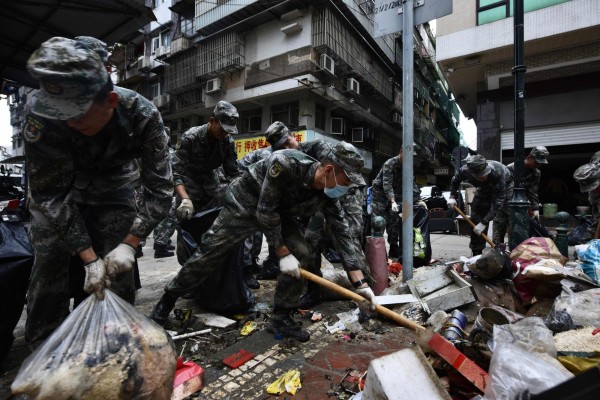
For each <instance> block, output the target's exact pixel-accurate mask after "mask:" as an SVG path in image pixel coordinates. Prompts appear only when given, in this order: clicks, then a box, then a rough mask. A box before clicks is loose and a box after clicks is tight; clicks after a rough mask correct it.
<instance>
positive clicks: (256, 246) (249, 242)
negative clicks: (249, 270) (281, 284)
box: [241, 231, 263, 266]
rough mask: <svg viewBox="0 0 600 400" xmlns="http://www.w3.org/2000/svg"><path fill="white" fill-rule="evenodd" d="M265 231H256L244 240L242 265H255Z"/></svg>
mask: <svg viewBox="0 0 600 400" xmlns="http://www.w3.org/2000/svg"><path fill="white" fill-rule="evenodd" d="M262 241H263V233H262V232H261V231H256V232H254V233H253V234H252V235H250V236H248V237H247V238H246V240H244V251H243V253H242V260H241V262H242V265H244V266H251V265H254V263H255V262H256V260H257V259H258V256H259V255H260V252H261V250H262Z"/></svg>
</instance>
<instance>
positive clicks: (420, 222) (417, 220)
mask: <svg viewBox="0 0 600 400" xmlns="http://www.w3.org/2000/svg"><path fill="white" fill-rule="evenodd" d="M413 227H414V228H418V229H420V230H421V236H422V237H423V244H424V245H425V247H424V248H423V249H422V250H423V257H413V267H415V268H417V267H422V266H424V265H429V263H430V262H431V232H430V231H429V212H428V211H427V209H425V208H424V207H419V206H413ZM400 229H402V221H400Z"/></svg>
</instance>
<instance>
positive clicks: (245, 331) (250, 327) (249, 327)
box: [240, 321, 258, 336]
mask: <svg viewBox="0 0 600 400" xmlns="http://www.w3.org/2000/svg"><path fill="white" fill-rule="evenodd" d="M256 328H258V324H257V323H256V322H254V321H248V322H246V323H245V324H244V326H243V327H242V330H241V331H240V334H241V335H242V336H248V335H249V334H251V333H252V332H253V331H254V330H255V329H256Z"/></svg>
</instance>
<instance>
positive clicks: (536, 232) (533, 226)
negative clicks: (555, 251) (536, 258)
mask: <svg viewBox="0 0 600 400" xmlns="http://www.w3.org/2000/svg"><path fill="white" fill-rule="evenodd" d="M529 237H546V238H550V239H552V240H554V235H553V234H551V233H550V231H548V229H546V227H545V226H544V225H542V223H541V222H540V221H538V220H537V219H535V218H530V219H529Z"/></svg>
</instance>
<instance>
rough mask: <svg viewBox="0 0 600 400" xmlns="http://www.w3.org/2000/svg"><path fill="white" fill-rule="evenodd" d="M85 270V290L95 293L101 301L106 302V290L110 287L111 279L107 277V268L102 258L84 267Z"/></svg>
mask: <svg viewBox="0 0 600 400" xmlns="http://www.w3.org/2000/svg"><path fill="white" fill-rule="evenodd" d="M83 268H85V281H84V282H83V290H85V291H86V292H87V293H90V294H91V293H94V294H95V295H96V297H97V298H98V299H99V300H104V289H105V288H109V287H110V279H108V277H107V275H106V266H105V265H104V261H103V260H102V259H101V258H96V259H95V260H94V261H92V262H90V263H87V264H85V265H84V266H83Z"/></svg>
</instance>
